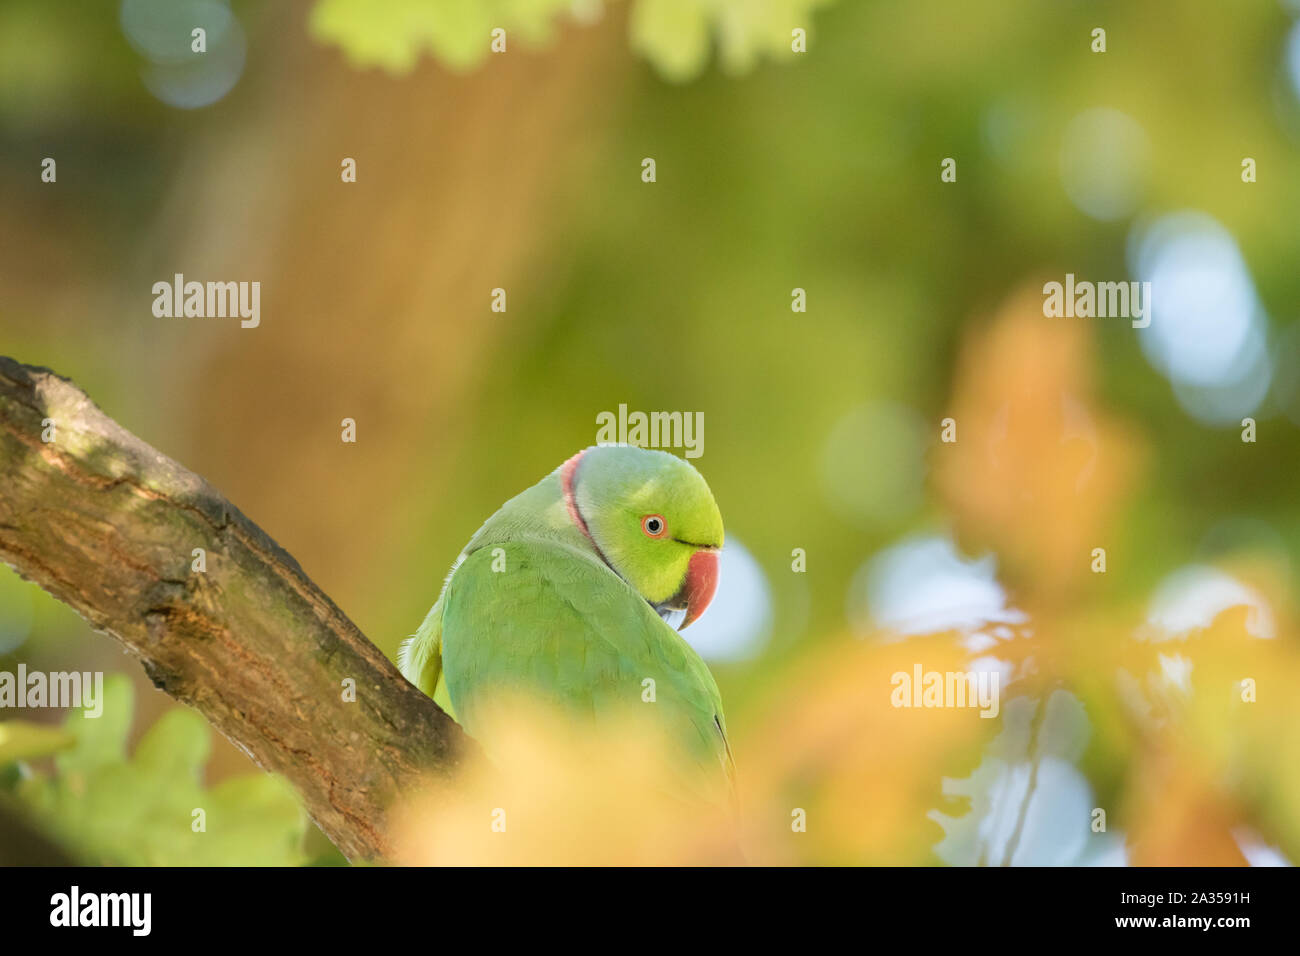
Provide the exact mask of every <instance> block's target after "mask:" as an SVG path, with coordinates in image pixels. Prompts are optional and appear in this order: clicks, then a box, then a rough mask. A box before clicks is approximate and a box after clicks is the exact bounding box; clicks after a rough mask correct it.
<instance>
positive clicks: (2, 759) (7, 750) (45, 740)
mask: <svg viewBox="0 0 1300 956" xmlns="http://www.w3.org/2000/svg"><path fill="white" fill-rule="evenodd" d="M74 743H75V739H74V738H73V736H72V735H71V734H70V733H68V732H67V731H66V730H63V729H62V728H59V727H46V726H44V725H42V724H33V723H29V722H27V721H24V720H7V721H4V722H3V723H0V766H4V765H6V764H11V763H14V762H16V761H19V760H31V759H32V758H33V757H44V756H46V755H47V754H52V753H55V752H57V751H60V750H66V749H67V748H69V747H71V746H72V745H73V744H74Z"/></svg>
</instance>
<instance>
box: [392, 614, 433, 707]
mask: <svg viewBox="0 0 1300 956" xmlns="http://www.w3.org/2000/svg"><path fill="white" fill-rule="evenodd" d="M397 667H398V669H399V670H400V671H401V672H402V676H403V677H405V678H406V679H407V680H409V681H410V682H411V683H412V684H414V685H415V686H416V687H418V688H420V690H422V691H424V692H425V693H426V694H428V695H429V696H430V697H432V696H433V692H434V691H435V690H437V689H438V677H439V675H440V674H441V673H442V596H441V595H440V596H439V597H438V600H437V601H436V602H435V603H434V605H433V607H432V608H430V609H429V613H428V614H426V615H425V616H424V623H422V624H421V625H420V628H419V630H417V631H416V632H415V634H413V635H412V636H411V637H409V638H408V639H407V640H405V641H403V642H402V646H401V647H400V648H399V649H398V651H397Z"/></svg>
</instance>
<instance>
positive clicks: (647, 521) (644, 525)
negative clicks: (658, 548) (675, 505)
mask: <svg viewBox="0 0 1300 956" xmlns="http://www.w3.org/2000/svg"><path fill="white" fill-rule="evenodd" d="M641 530H642V531H644V532H645V533H646V534H648V535H649V536H650V537H652V538H662V537H663V536H664V535H666V534H667V533H668V522H667V521H665V520H664V516H663V515H646V516H645V517H644V518H642V519H641Z"/></svg>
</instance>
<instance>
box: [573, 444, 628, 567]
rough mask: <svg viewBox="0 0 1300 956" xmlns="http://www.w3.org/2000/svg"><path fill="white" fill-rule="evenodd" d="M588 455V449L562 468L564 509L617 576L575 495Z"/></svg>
mask: <svg viewBox="0 0 1300 956" xmlns="http://www.w3.org/2000/svg"><path fill="white" fill-rule="evenodd" d="M586 453H587V449H585V448H584V449H583V450H582V451H580V452H578V453H577V454H576V455H574V456H573V457H572V458H570V459H569V460H568V461H566V462H565V463H564V464H563V465H561V466H560V490H561V491H562V492H563V493H564V507H566V508H567V509H569V517H570V518H572V519H573V523H574V524H576V525H577V526H578V530H579V531H581V532H582V533H583V534H584V535H585V536H586V538H587V540H588V541H590V542H591V546H592V547H593V548H595V549H596V554H597V555H599V556H600V560H602V561H604V562H605V564H606V565H607V566H608V567H609V569H610V570H611V571H614V573H615V574H617V573H618V571H617V570H616V569H615V568H614V565H612V564H610V563H609V559H608V558H606V557H605V553H604V552H603V551H601V550H600V545H598V544H597V543H596V539H595V538H593V537H592V536H591V531H590V530H588V528H587V521H586V519H585V518H583V517H582V512H581V511H579V510H578V499H577V498H576V497H575V496H574V493H573V482H574V479H575V478H576V477H577V474H578V463H579V462H580V461H582V456H583V455H585V454H586Z"/></svg>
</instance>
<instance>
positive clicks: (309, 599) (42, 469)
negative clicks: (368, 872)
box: [0, 357, 471, 859]
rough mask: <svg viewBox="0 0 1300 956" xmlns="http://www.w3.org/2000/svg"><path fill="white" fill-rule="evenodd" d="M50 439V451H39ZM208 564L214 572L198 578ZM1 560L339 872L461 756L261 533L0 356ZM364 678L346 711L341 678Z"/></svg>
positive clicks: (448, 733)
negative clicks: (323, 843) (256, 786)
mask: <svg viewBox="0 0 1300 956" xmlns="http://www.w3.org/2000/svg"><path fill="white" fill-rule="evenodd" d="M49 439H52V440H49ZM195 548H203V549H204V550H205V551H206V561H207V570H206V572H203V573H200V572H193V571H191V562H192V561H193V556H192V552H193V550H194V549H195ZM0 560H3V561H4V562H5V563H7V564H9V565H11V566H12V567H13V568H14V569H16V570H17V571H18V573H19V574H20V575H22V576H23V577H25V578H27V579H29V580H31V581H34V582H35V583H36V584H39V585H40V586H41V587H42V588H44V589H45V590H46V591H48V592H50V594H52V595H54V596H55V597H56V598H58V599H59V600H60V601H63V602H64V603H66V604H68V605H70V606H71V607H72V608H74V609H75V610H76V611H77V613H79V614H80V615H81V616H82V617H84V618H85V619H86V620H87V621H88V622H89V623H90V625H91V626H92V627H93V628H95V629H96V630H98V631H102V632H104V633H107V634H110V635H112V636H113V637H116V638H117V639H118V640H119V641H121V642H122V643H123V644H124V645H126V647H127V649H128V650H130V651H131V652H132V653H134V654H135V655H136V656H137V657H139V658H140V661H141V663H142V664H143V665H144V668H145V671H146V672H147V673H148V675H149V677H150V679H152V680H153V682H154V684H155V685H156V686H158V687H160V688H161V689H162V690H164V691H166V692H167V693H168V694H170V695H171V696H173V697H175V698H176V699H177V700H179V701H182V702H184V703H186V704H189V705H190V706H192V707H194V708H195V709H196V710H198V711H199V712H200V713H202V714H203V715H204V716H205V717H206V718H207V719H208V720H209V721H210V722H211V723H212V725H213V726H214V727H216V728H217V729H218V730H219V731H221V733H223V734H224V735H225V736H226V737H228V738H229V739H230V740H231V741H233V742H234V743H235V744H236V745H237V746H238V747H240V748H241V749H242V750H244V751H245V752H246V753H247V754H248V755H249V756H250V757H252V759H253V760H254V761H256V762H257V764H258V765H259V766H261V767H263V768H264V769H266V770H270V771H274V772H275V773H279V774H283V775H284V776H285V777H286V778H287V779H288V780H289V781H290V782H291V783H292V784H293V785H294V786H295V787H296V788H297V790H298V793H299V794H300V795H301V797H302V799H303V803H304V804H305V806H306V808H307V810H308V812H309V813H310V814H311V816H312V818H313V819H314V820H315V821H316V823H317V825H318V826H320V828H321V830H323V831H324V833H325V834H326V836H328V837H329V838H330V839H331V840H332V841H333V842H334V844H335V845H336V846H337V847H338V848H339V850H340V851H342V852H343V853H344V854H345V855H346V856H347V857H348V858H349V859H382V858H385V857H390V856H391V855H392V851H393V845H392V837H391V835H390V833H389V832H388V828H387V819H388V817H387V810H388V806H389V803H390V802H391V800H392V798H393V797H394V795H395V794H396V793H398V792H399V791H401V790H403V789H405V788H411V787H414V786H417V785H418V782H419V780H420V779H421V778H422V776H423V775H425V774H429V773H432V774H434V775H438V776H442V777H448V776H450V775H452V774H454V772H455V771H456V769H457V767H458V766H459V764H460V761H461V759H462V757H463V756H464V755H465V753H466V748H467V747H468V746H471V745H469V744H468V739H467V738H466V737H465V736H464V734H463V733H462V732H461V730H460V728H459V727H458V726H457V725H456V723H455V722H454V721H453V720H452V719H451V718H450V717H448V716H447V714H445V713H444V712H443V711H442V710H441V709H440V708H439V707H438V706H437V705H436V704H434V702H433V701H432V700H430V699H429V698H428V697H426V696H425V695H424V694H422V693H421V692H420V691H419V690H417V689H416V688H415V687H413V686H412V685H411V684H409V683H408V682H407V681H406V680H405V679H403V677H402V676H401V675H400V674H399V673H398V672H397V669H396V668H395V667H394V666H393V665H392V664H391V663H390V662H389V661H388V659H387V658H386V657H385V656H384V654H383V653H382V652H381V651H380V650H379V649H378V648H376V647H375V646H374V645H373V644H371V643H370V642H369V641H368V640H366V638H365V636H364V635H363V634H362V633H361V632H360V631H359V630H358V629H357V627H356V625H354V624H353V623H352V622H351V621H350V620H348V618H347V616H346V615H344V613H343V612H342V611H340V610H339V609H338V608H337V607H336V606H335V605H334V602H332V601H331V600H330V599H329V598H328V597H327V596H326V595H325V594H324V593H323V592H322V591H321V590H320V588H318V587H317V586H316V585H315V584H313V583H312V581H311V580H310V579H309V578H308V577H307V575H306V574H304V573H303V571H302V569H301V568H300V567H299V566H298V563H297V562H296V561H295V560H294V559H293V558H292V557H291V556H290V555H289V554H287V553H286V552H285V551H284V550H283V549H282V548H280V546H279V545H277V544H276V543H275V542H274V541H272V540H271V538H270V537H269V536H268V535H267V534H266V533H265V532H263V531H262V530H261V529H260V528H258V527H257V525H255V524H253V522H252V521H250V520H249V519H248V518H246V517H244V515H242V514H241V513H240V512H239V511H238V510H237V509H236V508H235V507H234V506H233V505H231V504H230V503H229V502H228V501H226V500H225V499H224V498H222V496H221V495H220V494H218V493H217V491H216V490H215V489H213V488H212V487H211V486H210V485H209V484H208V483H207V482H206V481H204V480H203V479H202V478H200V477H199V476H198V475H196V474H194V473H193V472H190V471H187V470H186V469H185V468H183V467H182V466H181V465H179V464H177V463H176V462H174V461H172V460H171V459H169V458H167V457H166V456H165V455H162V454H160V453H159V452H157V451H155V450H154V449H153V448H151V447H149V446H148V445H146V444H145V443H144V442H142V441H141V440H140V439H138V438H136V437H135V436H134V435H132V434H131V433H130V432H128V431H126V430H125V429H124V428H122V427H121V426H120V425H118V424H117V423H116V422H114V421H113V420H112V419H110V418H109V417H108V416H107V415H105V414H104V413H103V412H101V411H100V410H99V409H98V408H97V407H96V406H95V405H94V403H93V402H91V401H90V399H89V398H87V397H86V395H85V393H84V392H82V391H81V390H80V389H79V388H77V387H76V386H75V385H73V384H72V383H71V382H69V381H68V380H67V379H64V378H61V377H60V376H58V375H55V374H54V373H53V372H51V371H49V370H48V369H43V368H36V367H32V366H27V365H22V364H20V363H18V362H15V361H13V360H12V359H9V358H4V357H0ZM347 678H351V679H353V680H355V681H356V701H355V702H353V703H349V702H346V701H345V700H344V699H343V697H344V695H343V681H344V680H345V679H347Z"/></svg>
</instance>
